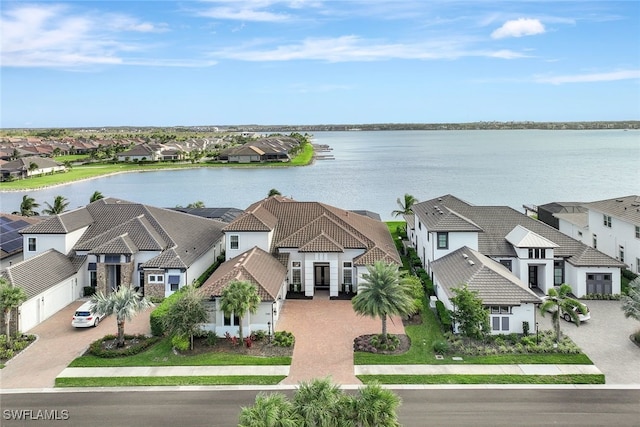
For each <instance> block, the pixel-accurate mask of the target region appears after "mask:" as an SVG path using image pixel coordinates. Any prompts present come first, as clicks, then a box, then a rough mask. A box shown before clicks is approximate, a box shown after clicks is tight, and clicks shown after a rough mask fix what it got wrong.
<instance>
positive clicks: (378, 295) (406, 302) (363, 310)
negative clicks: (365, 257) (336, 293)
mask: <svg viewBox="0 0 640 427" xmlns="http://www.w3.org/2000/svg"><path fill="white" fill-rule="evenodd" d="M367 270H368V273H365V274H363V275H362V279H363V280H364V283H361V284H360V285H359V286H358V294H357V295H356V296H355V297H354V298H353V299H352V300H351V303H352V304H353V309H354V310H355V312H356V313H358V314H360V315H362V316H370V317H379V318H380V319H381V320H382V342H386V341H387V317H388V316H394V315H400V316H406V315H408V314H410V313H412V312H414V310H415V301H414V299H413V298H412V296H411V290H410V287H409V286H408V285H407V283H406V282H405V281H403V280H402V279H401V276H400V271H399V270H398V266H397V265H395V264H386V263H384V262H382V261H376V262H375V263H374V264H373V265H368V266H367Z"/></svg>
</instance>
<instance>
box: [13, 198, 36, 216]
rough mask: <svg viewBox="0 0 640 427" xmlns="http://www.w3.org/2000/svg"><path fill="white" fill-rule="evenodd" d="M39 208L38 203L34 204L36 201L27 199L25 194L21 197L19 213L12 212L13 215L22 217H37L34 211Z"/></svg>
mask: <svg viewBox="0 0 640 427" xmlns="http://www.w3.org/2000/svg"><path fill="white" fill-rule="evenodd" d="M38 206H40V204H39V203H36V199H34V198H33V197H29V196H28V195H27V194H25V195H24V196H22V203H20V211H16V212H14V214H16V215H17V214H19V215H22V216H36V215H39V214H38V212H36V211H35V210H34V209H35V208H37V207H38Z"/></svg>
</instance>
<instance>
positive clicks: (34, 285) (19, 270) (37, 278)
mask: <svg viewBox="0 0 640 427" xmlns="http://www.w3.org/2000/svg"><path fill="white" fill-rule="evenodd" d="M78 261H80V262H78ZM81 264H82V262H81V260H78V259H73V258H69V257H67V256H66V255H64V254H62V253H60V252H58V251H56V250H55V249H49V250H48V251H46V252H43V253H41V254H38V255H36V256H34V257H32V258H29V259H27V260H24V261H21V262H19V263H16V264H13V265H11V266H9V267H7V268H6V269H5V270H4V275H5V276H6V277H7V279H8V280H9V282H10V283H11V284H12V285H13V286H17V287H20V288H23V289H24V290H25V292H26V294H27V298H33V297H34V296H36V295H38V294H40V293H42V292H44V291H46V290H47V289H49V288H51V287H52V286H56V285H58V284H59V283H61V282H63V281H64V280H66V279H68V278H70V277H71V276H73V275H74V274H75V273H76V272H77V271H78V267H79V265H81Z"/></svg>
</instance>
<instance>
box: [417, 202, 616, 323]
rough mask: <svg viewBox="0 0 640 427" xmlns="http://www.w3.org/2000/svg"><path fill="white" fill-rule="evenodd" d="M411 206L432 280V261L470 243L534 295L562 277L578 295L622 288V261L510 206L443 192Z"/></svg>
mask: <svg viewBox="0 0 640 427" xmlns="http://www.w3.org/2000/svg"><path fill="white" fill-rule="evenodd" d="M413 212H414V229H413V230H412V231H411V233H412V234H413V235H414V236H415V241H416V247H417V249H416V250H417V253H418V256H419V257H420V258H421V260H422V262H423V265H424V266H425V269H426V270H427V271H428V272H429V274H430V275H431V276H432V278H434V284H435V285H436V286H438V283H437V282H436V281H437V279H438V277H439V276H441V275H442V271H438V269H439V268H442V266H443V265H444V263H442V262H441V263H436V262H435V261H437V260H440V259H442V258H445V257H448V256H453V257H459V256H460V255H459V254H458V253H456V251H458V250H459V249H460V248H468V249H469V251H475V252H477V253H479V254H481V255H484V256H485V257H487V258H489V259H491V260H492V261H493V262H497V263H500V264H502V265H503V266H504V267H505V268H506V270H507V271H508V273H509V274H508V276H509V277H510V281H511V283H513V284H518V285H520V286H525V287H526V288H528V289H530V290H532V291H533V292H535V293H536V294H538V295H543V294H546V293H547V292H548V290H549V289H550V288H551V287H553V286H559V285H560V284H562V283H567V284H569V285H570V286H571V288H572V291H573V293H574V294H575V295H576V296H578V297H581V296H584V295H585V294H589V293H602V294H617V293H620V269H621V268H622V267H624V264H623V263H622V262H620V261H618V260H616V259H614V258H612V257H610V256H607V255H606V254H603V253H602V252H599V251H597V250H595V249H593V248H591V247H589V246H587V245H585V244H583V243H581V242H579V241H577V240H575V239H572V238H570V237H568V236H566V235H565V234H563V233H561V232H559V231H558V230H556V229H554V228H553V227H551V226H549V225H547V224H544V223H542V222H540V221H537V220H535V219H533V218H530V217H528V216H526V215H524V214H522V213H520V212H518V211H516V210H514V209H512V208H510V207H508V206H473V205H471V204H469V203H467V202H465V201H463V200H460V199H458V198H456V197H454V196H452V195H446V196H442V197H439V198H436V199H432V200H428V201H425V202H421V203H417V204H415V205H414V206H413ZM467 256H471V254H467ZM484 264H485V265H491V263H484ZM494 270H495V268H494ZM461 284H462V283H460V285H461ZM448 286H453V285H452V284H451V283H449V284H448ZM505 292H507V290H506V288H505ZM441 297H443V298H444V296H443V295H442V294H438V298H441ZM485 305H487V306H489V305H491V306H493V305H492V304H490V303H488V302H487V303H485ZM512 307H515V306H512ZM511 310H513V309H511ZM527 321H529V322H530V324H533V322H535V319H534V318H531V319H528V320H527ZM517 323H521V322H517ZM512 331H513V330H512Z"/></svg>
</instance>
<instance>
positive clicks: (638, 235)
mask: <svg viewBox="0 0 640 427" xmlns="http://www.w3.org/2000/svg"><path fill="white" fill-rule="evenodd" d="M636 239H640V225H636Z"/></svg>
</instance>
